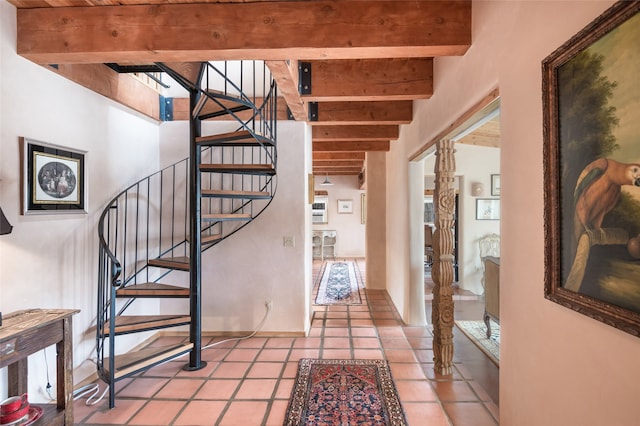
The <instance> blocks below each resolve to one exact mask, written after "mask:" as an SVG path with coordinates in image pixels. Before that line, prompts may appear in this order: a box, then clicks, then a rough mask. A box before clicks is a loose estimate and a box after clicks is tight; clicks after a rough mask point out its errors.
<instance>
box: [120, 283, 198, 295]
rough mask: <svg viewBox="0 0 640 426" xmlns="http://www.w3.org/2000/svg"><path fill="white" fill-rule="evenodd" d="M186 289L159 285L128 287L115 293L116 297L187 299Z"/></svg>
mask: <svg viewBox="0 0 640 426" xmlns="http://www.w3.org/2000/svg"><path fill="white" fill-rule="evenodd" d="M189 294H190V291H189V289H188V288H186V287H178V286H175V285H169V284H161V283H142V284H136V285H130V286H128V287H124V288H121V289H119V290H117V291H116V297H189Z"/></svg>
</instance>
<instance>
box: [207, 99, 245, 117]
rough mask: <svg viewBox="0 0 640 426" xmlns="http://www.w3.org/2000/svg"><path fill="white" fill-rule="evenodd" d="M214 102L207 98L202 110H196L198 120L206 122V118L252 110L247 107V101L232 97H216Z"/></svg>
mask: <svg viewBox="0 0 640 426" xmlns="http://www.w3.org/2000/svg"><path fill="white" fill-rule="evenodd" d="M216 101H217V102H216ZM216 101H213V100H211V99H210V98H209V97H207V99H206V101H205V102H204V104H203V105H202V108H201V109H199V110H196V111H198V118H200V119H201V120H206V119H208V118H215V117H222V116H224V115H228V114H229V113H231V112H234V113H235V112H240V111H247V110H249V109H252V107H251V106H249V105H248V104H249V102H248V101H246V100H243V99H241V98H237V97H233V96H227V97H221V96H216Z"/></svg>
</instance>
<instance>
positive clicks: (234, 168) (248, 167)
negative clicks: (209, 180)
mask: <svg viewBox="0 0 640 426" xmlns="http://www.w3.org/2000/svg"><path fill="white" fill-rule="evenodd" d="M200 171H202V172H218V173H244V174H262V175H274V174H275V173H276V171H275V169H274V168H273V166H272V165H271V164H200Z"/></svg>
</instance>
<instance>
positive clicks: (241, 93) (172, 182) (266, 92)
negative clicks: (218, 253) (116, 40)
mask: <svg viewBox="0 0 640 426" xmlns="http://www.w3.org/2000/svg"><path fill="white" fill-rule="evenodd" d="M246 62H247V61H230V62H229V61H227V62H221V63H218V62H216V63H215V64H214V63H206V67H205V72H204V73H203V77H202V81H201V82H189V81H188V80H187V79H185V78H184V77H182V76H180V75H176V74H175V73H173V74H170V75H171V76H172V77H174V79H176V80H177V81H179V82H180V84H182V85H183V86H189V85H191V90H192V91H194V92H197V94H198V95H199V96H201V97H206V98H207V99H205V102H202V104H203V105H200V106H199V107H200V108H202V107H203V106H204V104H206V103H207V102H211V103H212V104H215V105H217V106H218V107H219V109H220V111H219V112H218V116H226V117H227V118H230V119H233V120H234V121H235V122H236V123H237V127H236V128H235V132H242V131H245V132H247V133H248V134H249V135H250V136H251V137H252V138H253V139H254V140H255V143H254V144H252V146H241V147H239V146H235V145H234V144H228V145H224V144H222V146H217V147H214V146H203V147H201V148H200V152H199V154H198V156H199V157H202V158H205V159H206V161H208V162H210V163H220V164H268V165H271V166H272V167H273V168H274V169H275V167H276V162H277V155H276V146H275V141H276V123H277V111H278V109H277V96H276V93H277V87H276V84H275V81H274V80H273V78H272V77H271V76H270V74H269V73H268V69H267V68H266V66H265V65H264V63H262V75H263V83H262V86H258V85H256V83H255V80H256V78H255V75H256V70H257V69H260V67H257V66H256V64H258V62H259V61H251V62H252V63H253V66H252V67H246V66H245V63H246ZM230 67H235V69H238V67H239V76H240V79H239V81H234V80H233V79H231V78H230V76H229V72H230V70H229V68H230ZM247 69H249V70H251V73H253V75H254V77H253V78H251V80H253V81H254V83H253V85H252V86H251V87H250V88H247V86H246V84H245V81H246V80H247V79H248V78H247V77H246V74H247V73H248V72H247ZM165 71H170V70H169V69H167V68H166V67H165ZM243 74H244V75H243ZM258 74H259V73H258ZM176 77H177V78H176ZM249 89H250V90H251V93H250V94H247V93H246V92H247V90H249ZM233 105H235V108H234V107H233ZM238 106H240V107H238ZM194 112H195V111H194ZM205 117H206V115H205ZM191 120H192V121H197V122H198V124H200V121H201V120H200V117H198V116H197V115H194V116H192V117H191ZM206 125H207V123H204V126H206ZM204 126H203V127H204ZM194 142H195V141H193V140H192V141H190V143H194ZM190 161H191V160H190V159H189V158H187V159H184V160H181V161H179V162H177V163H175V164H172V165H170V166H168V167H166V168H164V169H162V170H161V171H159V172H156V173H154V174H152V175H150V176H147V177H146V178H144V179H141V180H140V181H138V182H136V183H134V184H133V185H131V186H129V187H128V188H127V189H125V190H124V191H122V192H121V193H119V194H118V195H116V196H115V197H114V198H113V199H112V200H111V201H110V202H109V203H108V204H107V206H106V208H105V209H104V211H103V212H102V215H101V217H100V221H99V225H98V237H99V268H98V269H99V276H98V303H97V321H96V322H97V324H96V326H97V327H96V328H97V333H96V339H97V358H98V373H99V375H100V376H101V378H102V379H103V380H105V381H106V382H107V383H109V384H113V381H114V379H113V374H114V372H115V368H114V365H113V363H114V358H115V356H113V355H116V354H117V352H118V351H117V350H116V348H115V334H116V333H115V325H114V324H115V318H116V317H117V316H119V315H121V314H123V313H124V311H125V310H126V309H127V308H128V307H129V306H130V305H131V304H132V303H133V302H134V301H135V300H136V299H135V298H129V299H122V300H121V299H116V291H117V290H118V289H120V288H123V287H128V286H134V285H136V284H139V283H144V282H152V283H157V282H159V281H160V280H162V278H164V277H165V276H166V275H167V274H169V273H171V272H172V271H171V270H160V269H158V268H152V267H150V266H149V265H148V262H149V261H150V260H151V259H155V258H162V257H177V256H189V253H190V251H191V248H190V240H191V239H190V236H189V232H190V220H191V217H190V216H191V212H190V211H189V210H190V209H189V205H190V195H189V194H190V190H189V185H190V184H191V180H192V179H191V178H190V175H191V173H192V172H193V171H192V170H190V169H191V166H190ZM208 175H209V176H208V177H207V178H206V179H205V178H202V179H201V187H200V188H198V189H197V194H198V197H201V195H202V192H201V191H202V190H213V189H215V190H233V191H250V192H253V193H255V192H261V193H267V194H268V197H263V198H256V199H252V198H250V197H247V198H243V197H238V198H224V197H219V198H208V199H206V200H202V203H201V208H202V213H203V214H214V213H245V214H247V213H248V214H250V216H251V218H252V219H255V217H257V216H258V215H259V214H260V213H262V211H264V209H266V207H267V206H268V205H269V203H270V202H271V200H272V199H273V195H274V194H275V191H276V183H275V175H246V174H243V173H209V174H208ZM249 222H250V221H230V222H227V221H212V222H209V223H204V224H201V225H199V229H200V230H201V234H203V235H217V234H219V235H220V238H218V239H216V240H215V241H212V242H209V243H207V244H204V245H203V246H202V247H201V250H206V249H207V248H210V247H212V246H213V245H215V244H217V243H219V242H221V241H222V240H224V239H226V238H228V237H229V236H230V235H232V234H234V233H235V232H237V231H239V230H240V229H241V228H243V227H244V226H246V225H247V224H248V223H249ZM199 239H200V238H198V240H199ZM107 357H108V358H109V361H108V362H109V365H108V366H105V365H104V360H105V359H106V358H107ZM105 370H107V371H108V372H109V375H107V374H105Z"/></svg>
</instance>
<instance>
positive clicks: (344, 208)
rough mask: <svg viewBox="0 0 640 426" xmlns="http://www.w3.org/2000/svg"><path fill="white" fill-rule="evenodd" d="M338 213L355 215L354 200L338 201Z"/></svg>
mask: <svg viewBox="0 0 640 426" xmlns="http://www.w3.org/2000/svg"><path fill="white" fill-rule="evenodd" d="M338 213H347V214H351V213H353V200H338Z"/></svg>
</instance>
